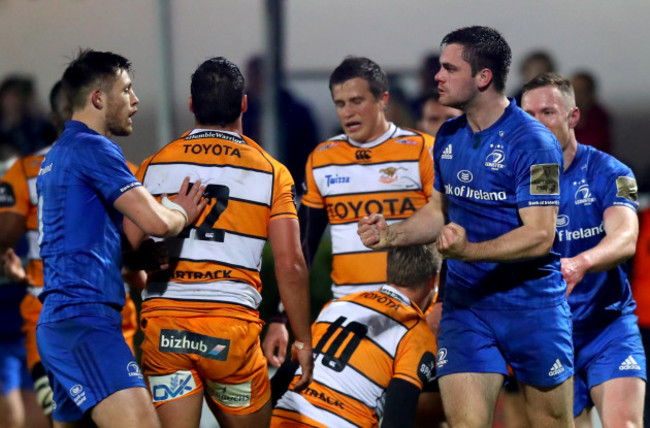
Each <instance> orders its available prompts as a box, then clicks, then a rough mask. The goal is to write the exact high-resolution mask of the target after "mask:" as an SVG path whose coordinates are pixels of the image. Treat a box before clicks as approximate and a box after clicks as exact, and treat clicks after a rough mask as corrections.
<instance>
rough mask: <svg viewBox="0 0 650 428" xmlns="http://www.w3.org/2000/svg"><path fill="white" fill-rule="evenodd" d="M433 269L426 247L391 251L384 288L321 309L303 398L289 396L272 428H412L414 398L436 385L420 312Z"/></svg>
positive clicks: (435, 262) (436, 261)
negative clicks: (309, 380)
mask: <svg viewBox="0 0 650 428" xmlns="http://www.w3.org/2000/svg"><path fill="white" fill-rule="evenodd" d="M439 267H440V256H439V255H438V254H437V252H436V251H435V250H433V248H432V247H430V246H413V247H404V248H391V249H390V250H389V252H388V272H387V278H388V283H389V285H384V286H383V287H382V288H380V289H379V290H377V291H361V292H358V293H353V294H350V295H348V296H346V297H342V298H339V299H334V300H333V301H332V302H330V303H328V304H327V305H326V306H325V307H324V308H323V310H322V311H321V313H320V315H319V316H318V319H317V320H316V322H315V323H314V325H313V326H312V333H313V336H314V338H313V349H314V356H315V366H314V380H313V382H312V383H311V385H310V386H309V387H308V388H307V389H305V390H303V391H296V390H294V388H293V387H290V388H289V390H288V391H287V392H286V393H285V394H284V395H283V396H282V398H280V400H279V401H278V403H277V405H276V407H275V409H274V410H273V419H272V422H271V426H272V427H277V428H280V427H285V428H288V427H321V428H325V427H338V428H343V427H376V426H378V425H379V422H380V421H382V427H408V426H413V424H414V422H415V417H416V407H417V404H418V398H420V395H421V394H420V391H421V390H423V389H425V388H427V387H428V386H429V385H430V384H431V382H432V381H433V380H434V378H435V352H436V348H435V343H434V342H435V340H434V337H433V334H432V333H431V331H430V329H429V327H428V325H427V322H426V321H425V319H424V315H423V313H422V309H424V308H426V307H428V306H429V305H430V304H431V301H432V299H433V294H434V293H433V290H434V287H435V278H436V274H437V272H438V269H439ZM299 376H300V375H299V374H298V375H297V376H296V377H295V379H298V378H299ZM294 382H295V380H294ZM422 395H423V396H425V395H431V394H429V393H425V394H422ZM423 398H425V397H423ZM423 401H427V400H423ZM428 422H429V423H431V422H433V421H428Z"/></svg>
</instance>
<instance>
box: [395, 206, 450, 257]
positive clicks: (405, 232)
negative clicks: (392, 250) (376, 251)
mask: <svg viewBox="0 0 650 428" xmlns="http://www.w3.org/2000/svg"><path fill="white" fill-rule="evenodd" d="M444 221H445V220H444V217H443V215H442V212H441V211H440V210H436V209H434V207H433V206H432V203H431V202H429V203H427V204H426V205H425V206H423V207H422V208H420V209H419V210H418V211H416V212H415V213H414V214H413V215H412V216H411V217H409V218H407V219H406V220H404V221H401V222H399V223H395V224H393V225H391V226H389V227H388V229H387V231H386V240H387V242H388V246H391V247H404V246H408V245H422V244H429V243H431V242H433V241H435V240H436V238H437V237H438V234H439V233H440V229H441V228H442V226H444Z"/></svg>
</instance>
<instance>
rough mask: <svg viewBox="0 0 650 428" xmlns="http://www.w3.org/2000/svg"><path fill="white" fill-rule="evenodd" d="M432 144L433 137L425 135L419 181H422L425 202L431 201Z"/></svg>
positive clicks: (432, 173)
mask: <svg viewBox="0 0 650 428" xmlns="http://www.w3.org/2000/svg"><path fill="white" fill-rule="evenodd" d="M433 144H434V139H433V137H431V136H429V135H425V136H424V147H423V148H422V153H421V154H420V179H421V180H422V191H424V195H425V197H426V200H427V202H429V201H430V200H431V193H432V191H433V176H434V172H433Z"/></svg>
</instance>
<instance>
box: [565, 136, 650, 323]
mask: <svg viewBox="0 0 650 428" xmlns="http://www.w3.org/2000/svg"><path fill="white" fill-rule="evenodd" d="M560 187H561V189H562V199H561V202H560V212H559V215H558V220H557V236H558V239H556V240H555V245H554V247H555V249H556V250H557V251H558V252H559V253H560V254H561V255H562V257H567V258H568V257H574V256H576V255H578V254H580V253H582V252H583V251H586V250H588V249H590V248H593V247H595V246H596V245H598V243H599V242H600V241H601V240H602V239H603V238H604V237H605V227H604V224H603V213H604V212H605V210H606V209H607V208H609V207H612V206H623V207H628V208H630V209H632V210H634V211H636V209H637V206H638V204H637V201H636V200H637V184H636V179H635V178H634V174H633V173H632V171H631V170H630V168H628V167H627V166H625V165H624V164H623V163H621V162H619V161H618V160H616V159H615V158H614V157H612V156H610V155H608V154H606V153H603V152H601V151H599V150H597V149H595V148H593V147H591V146H586V145H582V144H578V150H577V152H576V156H575V158H574V159H573V162H572V163H571V165H570V166H569V168H568V169H567V170H566V171H565V172H564V173H563V174H562V175H561V177H560ZM627 275H628V266H627V264H622V265H619V266H617V267H615V268H613V269H610V270H608V271H606V272H596V273H586V274H585V276H584V278H583V279H582V281H580V283H578V284H577V285H576V287H575V288H574V289H573V291H572V292H571V294H570V295H569V305H571V314H572V316H573V326H574V329H585V328H598V327H602V326H605V325H607V324H609V323H611V322H612V321H613V320H614V319H616V318H617V317H619V316H620V315H626V314H631V313H633V312H634V309H635V308H636V304H635V302H634V299H633V298H632V292H631V289H630V283H629V281H628V277H627Z"/></svg>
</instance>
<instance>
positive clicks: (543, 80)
mask: <svg viewBox="0 0 650 428" xmlns="http://www.w3.org/2000/svg"><path fill="white" fill-rule="evenodd" d="M546 86H553V87H555V88H558V89H559V90H560V92H561V93H562V95H564V96H565V97H569V98H570V99H573V100H575V93H574V91H573V85H572V84H571V81H570V80H569V79H567V78H566V77H564V76H562V75H560V74H558V73H542V74H540V75H538V76H535V77H534V78H533V79H532V80H531V81H530V82H528V83H526V84H525V85H524V88H523V93H524V94H525V93H526V92H528V91H532V90H533V89H537V88H543V87H546ZM574 102H575V101H574Z"/></svg>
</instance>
